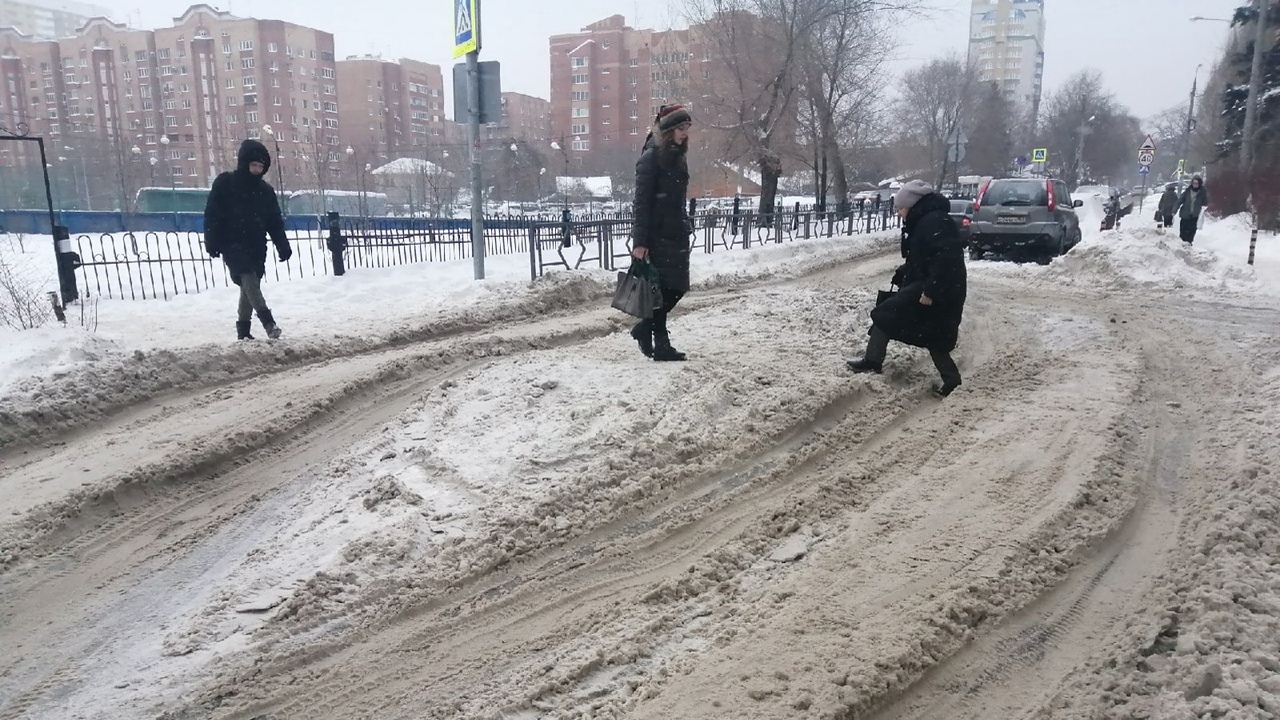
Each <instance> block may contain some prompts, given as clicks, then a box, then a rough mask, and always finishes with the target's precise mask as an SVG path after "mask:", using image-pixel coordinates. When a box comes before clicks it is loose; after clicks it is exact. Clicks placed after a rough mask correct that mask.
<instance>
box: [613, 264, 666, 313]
mask: <svg viewBox="0 0 1280 720" xmlns="http://www.w3.org/2000/svg"><path fill="white" fill-rule="evenodd" d="M612 305H613V307H614V308H615V309H618V310H621V311H622V312H624V313H626V314H628V315H631V316H633V317H638V318H640V319H641V320H648V319H649V318H651V317H653V311H654V310H657V309H658V308H660V307H662V289H661V285H660V284H659V275H658V270H657V268H655V267H654V266H653V265H651V264H649V263H648V262H646V261H644V260H638V261H634V262H632V263H631V267H630V268H628V269H627V271H626V272H619V273H618V286H617V287H616V288H614V291H613V303H612Z"/></svg>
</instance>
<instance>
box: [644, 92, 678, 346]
mask: <svg viewBox="0 0 1280 720" xmlns="http://www.w3.org/2000/svg"><path fill="white" fill-rule="evenodd" d="M692 125H693V116H691V115H690V114H689V111H688V110H686V109H685V108H684V106H682V105H664V106H662V108H661V109H660V110H659V111H658V116H657V118H656V119H655V120H654V125H653V130H652V131H651V132H650V133H649V137H648V139H647V140H646V141H645V145H644V152H643V154H641V155H640V160H639V161H638V162H637V163H636V191H635V204H634V206H633V213H632V217H633V218H634V219H633V221H632V229H631V248H632V249H631V255H632V256H633V257H634V258H635V259H636V260H637V261H640V262H646V261H647V262H651V263H653V266H654V267H655V268H657V270H658V273H659V274H660V275H661V277H662V301H663V304H662V307H660V308H658V309H657V310H656V311H655V312H654V313H653V317H652V318H650V319H648V320H641V321H640V322H638V323H636V325H635V327H633V328H631V337H633V338H635V340H636V343H638V344H639V345H640V352H642V353H644V354H645V355H646V356H648V357H651V358H653V359H654V360H657V361H660V362H670V361H680V360H684V359H685V354H684V353H682V352H680V351H678V350H676V349H675V348H674V347H672V346H671V335H670V334H669V333H668V331H667V316H668V315H669V314H670V313H671V311H672V310H674V309H675V306H676V303H678V302H680V298H682V297H684V295H685V293H687V292H688V291H689V253H690V244H689V238H690V236H691V235H692V234H693V229H692V228H693V224H692V222H691V221H690V218H689V214H688V212H687V207H688V205H687V203H686V202H685V196H686V195H687V193H688V191H689V164H688V160H687V158H686V154H687V153H688V151H689V128H690V127H691V126H692Z"/></svg>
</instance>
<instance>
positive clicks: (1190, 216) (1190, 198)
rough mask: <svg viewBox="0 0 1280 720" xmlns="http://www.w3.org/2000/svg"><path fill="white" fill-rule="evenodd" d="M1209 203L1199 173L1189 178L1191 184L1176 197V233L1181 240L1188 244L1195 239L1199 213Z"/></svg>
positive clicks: (1207, 193)
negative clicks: (1177, 220) (1178, 219)
mask: <svg viewBox="0 0 1280 720" xmlns="http://www.w3.org/2000/svg"><path fill="white" fill-rule="evenodd" d="M1208 205H1209V192H1208V191H1207V190H1205V189H1204V180H1202V179H1201V178H1200V176H1199V175H1196V176H1195V177H1193V178H1191V184H1190V185H1188V186H1187V189H1186V190H1183V191H1182V197H1180V198H1178V208H1177V209H1178V217H1179V218H1180V221H1179V224H1178V234H1179V235H1181V236H1182V242H1184V243H1186V244H1188V245H1190V244H1191V243H1193V242H1195V240H1196V230H1197V228H1199V227H1200V213H1202V212H1204V209H1205V207H1206V206H1208Z"/></svg>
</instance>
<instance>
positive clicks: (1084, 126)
mask: <svg viewBox="0 0 1280 720" xmlns="http://www.w3.org/2000/svg"><path fill="white" fill-rule="evenodd" d="M1097 119H1098V116H1097V115H1090V116H1089V119H1088V120H1085V121H1084V122H1083V123H1080V127H1078V128H1076V131H1077V132H1078V133H1079V134H1080V140H1079V142H1077V143H1076V186H1077V187H1079V185H1080V183H1081V182H1082V181H1083V180H1084V139H1085V136H1087V135H1088V134H1089V133H1091V132H1093V128H1091V127H1089V123H1091V122H1093V121H1094V120H1097Z"/></svg>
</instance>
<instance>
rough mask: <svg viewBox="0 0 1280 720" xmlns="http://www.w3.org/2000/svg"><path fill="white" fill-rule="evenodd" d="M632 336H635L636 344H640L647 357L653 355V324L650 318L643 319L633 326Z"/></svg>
mask: <svg viewBox="0 0 1280 720" xmlns="http://www.w3.org/2000/svg"><path fill="white" fill-rule="evenodd" d="M631 337H633V338H635V341H636V344H637V345H639V346H640V352H642V353H644V356H645V357H653V324H652V323H650V322H649V321H648V320H641V321H640V322H638V323H636V324H635V326H634V327H632V328H631Z"/></svg>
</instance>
